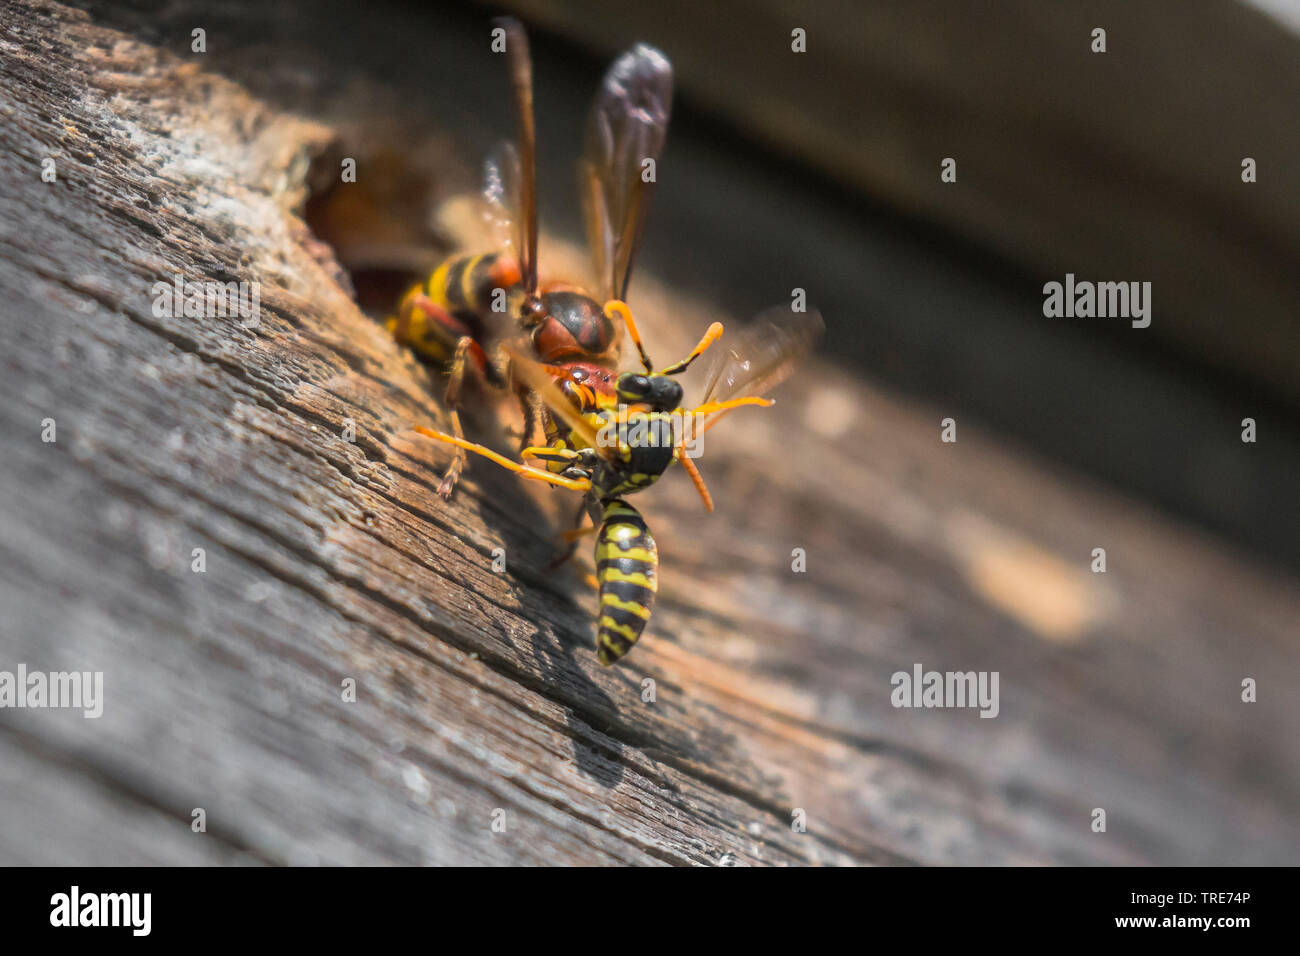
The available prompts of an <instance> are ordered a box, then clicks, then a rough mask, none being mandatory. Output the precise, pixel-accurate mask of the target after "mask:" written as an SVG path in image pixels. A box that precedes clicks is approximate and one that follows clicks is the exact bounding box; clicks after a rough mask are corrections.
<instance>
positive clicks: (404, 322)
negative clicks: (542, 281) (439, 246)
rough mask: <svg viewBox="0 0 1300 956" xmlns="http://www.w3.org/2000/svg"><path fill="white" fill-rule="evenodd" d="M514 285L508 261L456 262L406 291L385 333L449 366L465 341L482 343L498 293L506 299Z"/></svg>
mask: <svg viewBox="0 0 1300 956" xmlns="http://www.w3.org/2000/svg"><path fill="white" fill-rule="evenodd" d="M518 283H519V266H518V264H516V263H515V261H514V259H512V258H511V257H509V256H506V255H502V254H501V253H488V254H486V255H477V256H456V257H455V258H452V259H448V260H447V261H446V262H444V263H443V264H442V265H440V266H439V267H438V268H437V269H435V270H434V271H433V274H432V275H430V276H429V278H428V279H426V280H425V281H424V282H421V283H420V284H419V285H415V286H412V287H411V288H410V289H409V290H408V291H407V293H406V295H405V296H403V297H402V301H401V304H400V305H399V306H398V307H397V314H396V315H395V316H393V317H392V318H390V319H389V320H388V330H389V331H390V332H392V333H393V335H394V337H395V338H396V339H397V340H398V341H399V342H401V343H403V344H404V345H409V346H410V347H411V348H413V349H415V351H416V352H418V353H419V354H420V355H421V356H423V357H424V358H426V359H432V360H433V361H435V362H448V361H450V360H451V357H452V355H454V354H455V352H456V343H457V342H459V341H460V339H461V338H462V337H463V336H466V335H468V336H469V337H470V338H472V339H474V340H476V341H479V342H482V339H483V333H484V328H485V325H486V323H485V321H484V317H485V316H486V315H487V314H488V312H490V311H491V310H492V305H493V300H494V299H495V298H496V297H497V295H498V293H497V290H498V289H502V290H506V292H507V293H508V292H509V290H510V289H511V288H513V287H514V286H515V285H517V284H518ZM427 306H432V310H430V308H428V307H427ZM431 312H432V314H431Z"/></svg>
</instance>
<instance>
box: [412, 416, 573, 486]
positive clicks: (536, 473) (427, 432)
mask: <svg viewBox="0 0 1300 956" xmlns="http://www.w3.org/2000/svg"><path fill="white" fill-rule="evenodd" d="M415 430H416V431H417V432H419V433H420V434H421V435H424V436H425V437H427V438H432V439H434V440H435V441H440V442H446V443H447V444H448V445H455V446H456V447H457V448H463V449H464V450H466V451H472V452H474V453H475V454H477V455H482V456H483V457H484V458H488V459H490V460H492V461H495V462H496V463H497V464H498V465H500V466H501V467H502V468H508V469H510V470H511V471H513V472H515V473H516V474H518V475H522V476H523V477H525V478H533V479H535V480H537V481H544V482H546V483H547V484H551V485H556V486H558V487H560V488H568V489H569V490H570V491H582V492H587V491H590V490H591V482H590V481H589V480H587V479H586V478H565V477H563V476H561V475H553V474H551V473H550V472H549V471H540V470H538V469H537V468H529V467H528V466H527V465H521V464H520V463H519V462H517V461H511V460H510V459H509V458H507V457H506V456H505V455H498V454H497V453H496V452H494V451H493V450H492V449H491V448H487V447H485V446H483V445H476V444H474V442H472V441H466V440H465V439H463V438H458V437H457V436H455V435H448V434H447V433H446V432H440V431H438V430H437V429H435V428H425V427H424V426H423V425H417V426H415Z"/></svg>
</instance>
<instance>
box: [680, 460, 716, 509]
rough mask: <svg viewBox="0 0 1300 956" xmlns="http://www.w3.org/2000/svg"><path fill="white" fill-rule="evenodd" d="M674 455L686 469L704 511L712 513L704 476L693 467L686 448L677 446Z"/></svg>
mask: <svg viewBox="0 0 1300 956" xmlns="http://www.w3.org/2000/svg"><path fill="white" fill-rule="evenodd" d="M674 454H675V455H676V457H677V460H678V461H680V462H681V463H682V467H683V468H685V469H686V474H688V475H690V477H691V482H692V484H694V485H695V490H696V491H698V492H699V493H700V497H701V498H702V499H703V500H704V510H705V511H712V510H713V495H711V494H709V486H708V485H706V484H705V483H704V476H703V475H701V474H700V470H699V469H698V468H696V467H695V462H693V461H692V460H691V456H690V455H688V454H686V446H685V445H678V446H677V450H676V451H675V452H674Z"/></svg>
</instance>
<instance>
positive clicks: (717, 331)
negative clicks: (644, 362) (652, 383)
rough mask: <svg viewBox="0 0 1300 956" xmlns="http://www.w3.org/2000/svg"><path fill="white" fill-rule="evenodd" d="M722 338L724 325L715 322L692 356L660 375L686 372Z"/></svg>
mask: <svg viewBox="0 0 1300 956" xmlns="http://www.w3.org/2000/svg"><path fill="white" fill-rule="evenodd" d="M720 338H722V323H721V322H714V323H713V324H712V325H710V326H709V327H708V329H706V330H705V332H704V336H703V337H702V338H701V339H700V342H699V344H698V345H696V346H695V348H693V349H691V354H690V355H688V356H686V358H684V359H682V360H681V361H680V362H677V363H676V364H674V365H670V366H668V367H667V368H666V369H664V370H663V371H662V372H660V373H659V374H660V375H678V374H680V373H681V372H684V371H686V370H687V369H688V368H690V367H691V363H692V362H694V361H695V360H696V359H697V358H699V357H700V356H701V355H703V354H704V353H705V352H707V351H708V349H709V346H710V345H712V344H713V343H714V342H716V341H718V339H720Z"/></svg>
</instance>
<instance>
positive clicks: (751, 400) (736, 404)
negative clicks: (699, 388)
mask: <svg viewBox="0 0 1300 956" xmlns="http://www.w3.org/2000/svg"><path fill="white" fill-rule="evenodd" d="M775 404H776V402H774V401H772V399H770V398H759V397H758V396H757V395H746V396H745V397H744V398H729V399H727V400H726V401H725V402H706V403H705V404H703V405H697V406H695V407H694V408H692V409H691V410H690V411H689V412H688V413H687V414H689V415H714V414H717V413H718V412H729V411H731V410H732V409H733V408H740V406H742V405H758V406H760V407H762V408H768V407H770V406H772V405H775ZM718 417H719V418H721V417H722V416H721V415H719V416H718ZM705 427H706V428H707V425H706V426H705Z"/></svg>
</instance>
